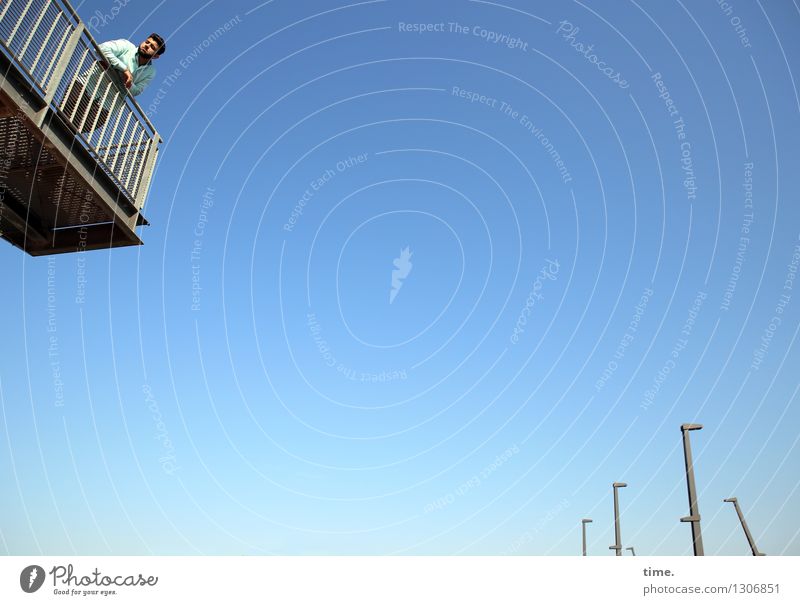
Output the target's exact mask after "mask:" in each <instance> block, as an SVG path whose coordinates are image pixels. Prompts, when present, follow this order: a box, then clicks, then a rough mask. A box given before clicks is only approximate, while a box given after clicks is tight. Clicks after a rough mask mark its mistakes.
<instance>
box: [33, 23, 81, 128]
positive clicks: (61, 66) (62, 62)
mask: <svg viewBox="0 0 800 605" xmlns="http://www.w3.org/2000/svg"><path fill="white" fill-rule="evenodd" d="M85 29H86V28H85V27H84V25H83V23H78V25H76V26H75V29H74V30H73V31H72V35H71V36H70V37H69V39H68V40H67V43H66V44H65V45H64V48H63V49H62V51H61V56H60V57H59V59H58V63H56V66H55V68H53V73H52V74H51V76H50V82H49V84H48V86H47V90H46V91H45V97H44V102H45V107H44V109H42V110H41V111H40V112H39V115H38V116H37V124H36V125H37V126H39V127H41V125H42V124H43V123H44V120H45V118H46V117H47V111H48V109H49V106H50V103H52V102H53V98H54V97H55V96H56V91H57V90H58V86H59V84H61V78H63V77H64V74H65V73H66V71H67V67H69V62H70V60H71V59H72V56H73V55H74V54H75V49H76V48H78V41H79V40H80V39H81V35H82V34H83V32H84V30H85Z"/></svg>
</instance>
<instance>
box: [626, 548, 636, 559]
mask: <svg viewBox="0 0 800 605" xmlns="http://www.w3.org/2000/svg"><path fill="white" fill-rule="evenodd" d="M625 550H629V551H631V554H632V555H633V556H634V557H635V556H636V551H635V550H633V546H629V547H628V548H626V549H625Z"/></svg>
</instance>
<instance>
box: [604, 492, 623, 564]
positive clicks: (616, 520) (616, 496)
mask: <svg viewBox="0 0 800 605" xmlns="http://www.w3.org/2000/svg"><path fill="white" fill-rule="evenodd" d="M611 487H613V488H614V539H615V540H616V541H617V543H616V544H613V545H612V546H609V547H608V548H609V549H610V550H615V551H617V552H616V554H617V556H618V557H621V556H622V539H621V538H620V535H619V534H620V531H619V492H617V490H618V489H619V488H620V487H628V484H627V483H614V484H612V486H611Z"/></svg>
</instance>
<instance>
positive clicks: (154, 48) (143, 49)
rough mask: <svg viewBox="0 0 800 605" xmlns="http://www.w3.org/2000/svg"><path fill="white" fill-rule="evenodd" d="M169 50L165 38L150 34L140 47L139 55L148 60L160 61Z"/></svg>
mask: <svg viewBox="0 0 800 605" xmlns="http://www.w3.org/2000/svg"><path fill="white" fill-rule="evenodd" d="M165 50H167V45H166V44H165V43H164V38H162V37H161V36H159V35H158V34H150V35H149V36H148V37H147V40H145V41H144V42H142V43H141V44H140V45H139V54H140V55H142V56H143V57H147V58H148V59H150V60H152V59H158V58H159V57H160V56H161V55H163V54H164V51H165Z"/></svg>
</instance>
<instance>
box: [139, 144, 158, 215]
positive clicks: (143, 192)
mask: <svg viewBox="0 0 800 605" xmlns="http://www.w3.org/2000/svg"><path fill="white" fill-rule="evenodd" d="M160 142H161V137H160V136H158V133H157V132H155V133H153V136H152V138H151V139H150V146H149V149H148V150H147V157H145V160H144V169H143V170H142V176H141V179H140V180H139V183H138V186H137V188H136V210H138V211H139V212H141V211H142V207H143V206H144V201H145V198H147V191H148V190H149V189H150V179H151V177H152V176H153V167H154V166H155V164H156V157H157V156H158V144H159V143H160Z"/></svg>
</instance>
